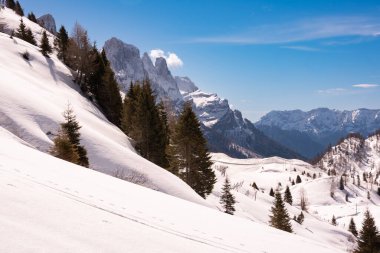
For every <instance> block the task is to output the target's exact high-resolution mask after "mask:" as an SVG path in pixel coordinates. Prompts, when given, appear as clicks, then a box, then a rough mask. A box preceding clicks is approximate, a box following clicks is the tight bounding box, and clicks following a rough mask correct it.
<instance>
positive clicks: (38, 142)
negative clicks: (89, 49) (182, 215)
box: [0, 9, 207, 205]
mask: <svg viewBox="0 0 380 253" xmlns="http://www.w3.org/2000/svg"><path fill="white" fill-rule="evenodd" d="M0 17H5V20H6V21H7V22H8V20H9V27H11V26H13V25H16V26H18V21H17V20H18V19H19V17H18V16H17V15H15V14H14V12H13V11H10V10H9V9H5V10H4V11H1V12H0ZM16 21H17V22H16ZM25 24H26V25H27V26H30V27H31V29H33V32H35V34H36V33H37V32H39V31H40V30H41V29H42V28H41V27H40V26H38V25H37V24H34V23H32V22H29V21H28V20H25ZM0 45H1V47H0V76H1V79H0V94H1V100H0V126H3V127H5V128H6V129H7V130H9V131H10V132H12V133H14V134H15V135H16V136H18V137H19V138H21V139H23V140H24V141H26V142H27V143H29V144H30V145H32V146H33V147H35V148H36V149H38V150H41V151H44V152H47V151H48V150H49V149H50V147H51V146H52V144H53V142H52V139H53V137H54V134H56V133H57V131H58V129H59V124H60V123H61V122H62V121H63V120H64V118H63V116H62V113H63V111H64V110H65V109H66V108H67V104H68V103H70V105H71V107H72V108H73V110H74V113H75V114H76V116H77V119H78V121H79V123H80V125H81V126H82V128H81V130H80V132H81V138H82V140H81V143H82V144H83V145H84V146H85V148H86V149H87V151H88V156H89V161H90V167H91V169H94V170H97V171H101V172H104V173H107V174H110V175H115V174H116V173H119V174H120V173H122V174H124V175H125V176H126V177H129V178H131V177H133V176H135V175H138V176H139V177H143V178H144V180H143V181H145V182H144V186H146V187H150V188H152V189H155V190H159V191H162V192H165V193H168V194H171V195H174V196H177V197H180V198H183V199H186V200H190V201H193V202H196V203H200V204H203V205H207V203H206V202H205V201H204V200H203V199H202V198H201V197H199V196H198V195H197V194H196V193H195V192H194V191H193V190H192V189H191V188H190V187H189V186H188V185H187V184H185V183H184V182H183V181H182V180H180V179H178V178H177V177H176V176H174V175H172V174H171V173H169V172H168V171H166V170H164V169H162V168H160V167H158V166H156V165H154V164H153V163H151V162H149V161H147V160H145V159H143V158H141V157H140V156H139V155H138V154H136V152H135V150H134V149H133V147H132V145H131V143H130V141H129V138H128V137H127V136H126V135H124V133H123V132H122V131H121V130H120V129H118V128H117V127H115V126H114V125H112V124H111V123H110V122H109V121H108V120H106V118H105V117H104V115H103V114H102V113H101V111H100V110H99V109H98V108H97V107H96V106H94V105H93V104H92V103H91V102H90V101H89V100H88V99H86V98H85V97H83V96H82V95H81V93H80V90H79V88H78V86H77V85H76V84H74V83H73V82H72V79H73V77H72V75H71V72H70V70H69V69H68V68H67V67H66V66H65V65H64V64H62V63H61V62H60V61H59V60H58V59H57V58H56V56H55V55H51V57H50V58H45V57H43V56H42V54H41V53H40V52H39V48H38V47H35V46H33V45H31V44H29V43H27V42H25V41H22V40H20V39H18V38H14V39H10V38H9V36H8V35H6V34H3V33H0ZM25 51H28V52H29V54H30V61H26V60H24V59H23V58H22V56H21V54H22V53H24V52H25Z"/></svg>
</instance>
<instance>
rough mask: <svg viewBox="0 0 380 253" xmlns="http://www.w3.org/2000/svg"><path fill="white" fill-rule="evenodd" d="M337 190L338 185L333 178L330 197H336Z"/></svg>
mask: <svg viewBox="0 0 380 253" xmlns="http://www.w3.org/2000/svg"><path fill="white" fill-rule="evenodd" d="M335 189H336V183H335V178H334V177H332V178H331V184H330V196H331V198H334V197H335Z"/></svg>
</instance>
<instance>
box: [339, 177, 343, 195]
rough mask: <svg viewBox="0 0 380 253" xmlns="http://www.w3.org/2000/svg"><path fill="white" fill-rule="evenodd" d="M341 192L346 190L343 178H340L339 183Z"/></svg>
mask: <svg viewBox="0 0 380 253" xmlns="http://www.w3.org/2000/svg"><path fill="white" fill-rule="evenodd" d="M339 190H341V191H343V190H344V181H343V176H341V177H340V181H339Z"/></svg>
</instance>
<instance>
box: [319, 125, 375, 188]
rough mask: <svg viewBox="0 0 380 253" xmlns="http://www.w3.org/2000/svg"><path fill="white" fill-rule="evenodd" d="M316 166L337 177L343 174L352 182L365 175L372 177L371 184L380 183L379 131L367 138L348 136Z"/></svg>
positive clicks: (322, 157)
mask: <svg viewBox="0 0 380 253" xmlns="http://www.w3.org/2000/svg"><path fill="white" fill-rule="evenodd" d="M316 165H317V166H318V167H320V168H322V169H324V170H325V171H328V170H330V171H331V170H335V171H336V173H337V174H338V175H341V174H344V173H345V174H347V175H350V177H353V178H354V180H355V179H356V177H357V176H360V177H362V175H363V173H367V174H368V175H372V176H373V178H372V179H373V182H377V183H380V131H377V132H376V133H375V134H373V135H371V136H369V137H368V138H364V137H362V136H361V135H359V134H350V135H348V136H347V137H346V138H344V139H342V140H341V141H340V142H339V143H338V144H337V145H335V146H333V147H331V148H329V150H327V151H326V153H324V154H323V155H322V156H321V157H320V158H319V159H318V160H317V161H316ZM368 181H370V180H368ZM363 184H364V183H363Z"/></svg>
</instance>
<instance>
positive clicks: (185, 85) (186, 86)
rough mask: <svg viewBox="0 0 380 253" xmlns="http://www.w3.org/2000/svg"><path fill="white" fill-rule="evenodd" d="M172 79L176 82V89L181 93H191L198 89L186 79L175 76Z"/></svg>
mask: <svg viewBox="0 0 380 253" xmlns="http://www.w3.org/2000/svg"><path fill="white" fill-rule="evenodd" d="M174 79H175V81H176V82H177V85H178V89H179V90H180V91H181V93H191V92H194V91H196V90H198V87H197V86H196V85H195V84H194V83H193V81H191V80H190V78H188V77H179V76H176V77H174Z"/></svg>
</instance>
